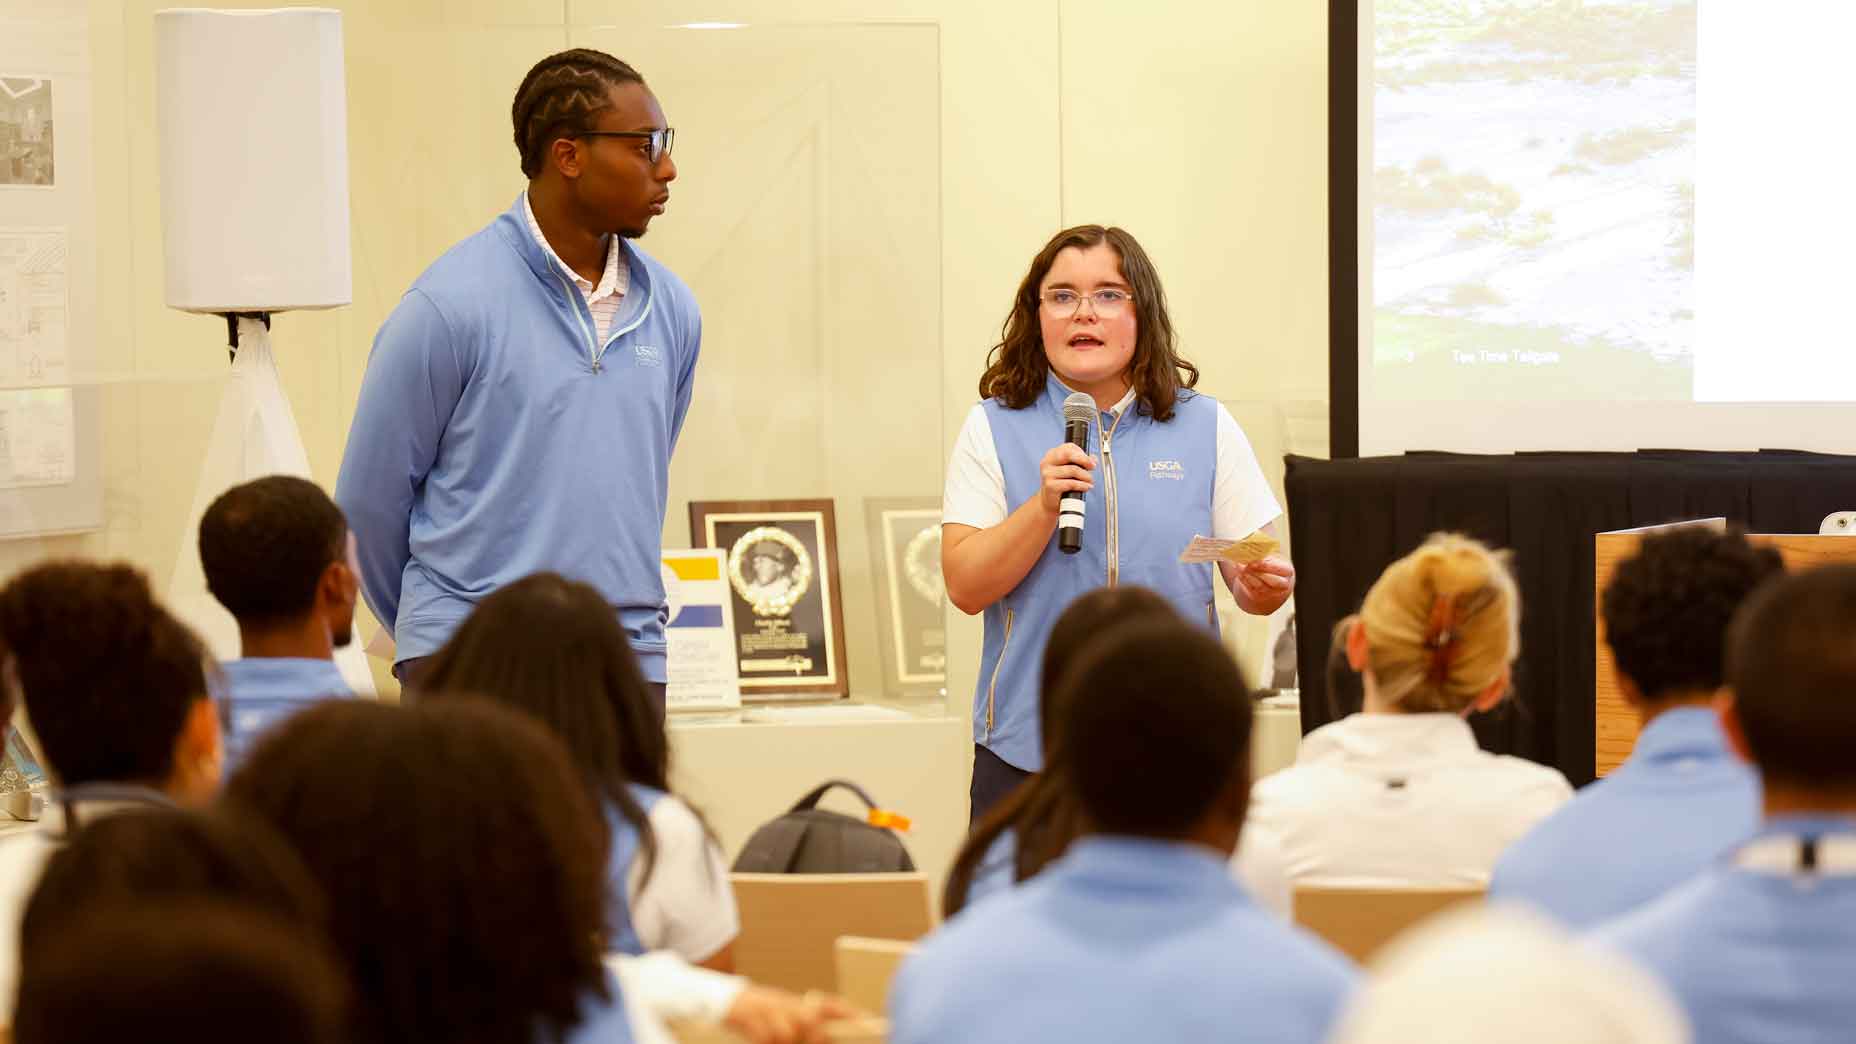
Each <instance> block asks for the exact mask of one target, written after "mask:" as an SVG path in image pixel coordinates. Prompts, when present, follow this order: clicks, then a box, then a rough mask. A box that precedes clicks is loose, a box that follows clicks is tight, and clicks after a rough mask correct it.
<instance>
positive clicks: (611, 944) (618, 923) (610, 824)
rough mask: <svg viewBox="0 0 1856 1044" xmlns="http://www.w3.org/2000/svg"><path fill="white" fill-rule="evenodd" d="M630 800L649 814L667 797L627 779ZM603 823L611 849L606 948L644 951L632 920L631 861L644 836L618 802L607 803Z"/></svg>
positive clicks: (607, 888)
mask: <svg viewBox="0 0 1856 1044" xmlns="http://www.w3.org/2000/svg"><path fill="white" fill-rule="evenodd" d="M626 788H627V789H628V790H630V791H631V792H632V800H633V801H636V802H638V807H639V808H641V809H644V814H645V815H646V816H647V817H648V816H650V814H651V810H652V809H654V808H656V807H657V803H658V802H660V801H662V800H664V799H665V798H666V797H668V796H669V795H668V794H665V793H664V792H663V791H661V790H658V789H657V788H655V787H647V786H643V785H641V784H638V783H630V784H627V785H626ZM606 826H607V828H608V829H609V830H610V831H611V833H612V849H611V851H610V853H609V854H608V855H607V856H606V949H607V950H608V951H609V952H612V953H629V954H632V955H633V956H637V955H640V954H643V953H644V952H645V945H644V942H643V941H642V940H640V939H639V938H638V927H637V925H635V924H633V923H632V896H631V877H632V864H633V863H635V862H637V860H638V851H639V849H640V848H642V847H643V844H642V841H643V839H642V838H640V837H639V836H638V828H637V827H635V826H633V825H631V824H630V823H628V822H626V820H625V817H624V816H622V815H620V814H619V809H618V806H617V805H614V804H612V803H611V802H607V803H606Z"/></svg>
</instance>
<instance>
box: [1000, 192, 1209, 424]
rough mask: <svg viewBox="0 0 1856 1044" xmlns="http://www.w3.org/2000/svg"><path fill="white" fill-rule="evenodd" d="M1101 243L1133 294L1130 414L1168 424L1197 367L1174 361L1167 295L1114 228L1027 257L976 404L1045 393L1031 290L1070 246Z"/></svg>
mask: <svg viewBox="0 0 1856 1044" xmlns="http://www.w3.org/2000/svg"><path fill="white" fill-rule="evenodd" d="M1103 243H1107V244H1108V245H1109V246H1110V247H1111V248H1112V249H1113V250H1114V251H1115V253H1116V254H1117V255H1119V256H1120V257H1121V277H1122V278H1123V279H1124V280H1126V281H1127V283H1128V287H1129V288H1130V289H1131V290H1133V292H1134V318H1135V324H1136V328H1137V333H1136V335H1135V341H1134V358H1133V359H1132V360H1130V361H1129V363H1128V382H1129V384H1131V385H1132V386H1133V388H1134V397H1135V403H1136V408H1137V409H1140V410H1142V411H1143V412H1145V413H1147V414H1148V415H1149V416H1151V417H1153V418H1154V419H1155V420H1161V421H1165V420H1171V419H1172V418H1173V404H1174V403H1175V402H1177V401H1178V400H1179V393H1180V390H1181V389H1182V388H1191V387H1193V386H1194V385H1196V384H1198V383H1199V368H1198V367H1197V366H1194V365H1192V364H1191V363H1190V362H1188V361H1186V360H1185V359H1182V358H1180V355H1179V347H1178V344H1177V337H1176V336H1175V334H1174V332H1173V320H1172V318H1171V317H1169V316H1168V315H1167V312H1166V291H1165V290H1163V289H1161V287H1160V274H1159V273H1158V272H1156V271H1154V264H1153V262H1152V261H1149V260H1148V259H1147V251H1145V250H1142V249H1141V244H1140V243H1138V242H1136V241H1135V239H1134V237H1133V236H1131V235H1129V234H1128V233H1127V232H1125V231H1123V230H1122V229H1119V228H1112V227H1110V228H1104V227H1103V226H1101V225H1078V226H1076V227H1075V228H1066V229H1064V230H1063V231H1062V232H1059V233H1057V234H1056V235H1055V236H1053V237H1051V241H1050V242H1048V243H1046V244H1044V249H1042V250H1040V251H1038V256H1036V257H1034V258H1032V259H1031V270H1030V271H1028V272H1026V273H1025V279H1024V282H1022V283H1019V284H1018V294H1017V295H1016V296H1015V297H1013V299H1012V312H1011V314H1010V315H1008V316H1006V319H1005V326H1004V327H1003V328H1002V329H1001V330H1000V333H999V343H998V344H995V345H993V346H992V350H991V351H990V352H988V353H987V354H986V372H985V373H984V374H981V375H980V398H982V399H992V398H996V399H998V400H999V401H1000V402H1002V403H1004V404H1005V405H1007V406H1009V407H1011V408H1012V409H1014V410H1022V409H1024V408H1025V407H1027V406H1029V405H1031V404H1032V403H1034V402H1036V401H1037V398H1038V396H1040V395H1042V394H1044V387H1045V377H1046V375H1047V374H1049V373H1050V362H1049V360H1047V359H1046V358H1045V356H1044V335H1043V332H1042V330H1041V329H1040V328H1039V326H1038V308H1039V307H1040V306H1041V305H1042V303H1043V302H1042V301H1041V300H1040V298H1039V296H1038V289H1039V287H1040V286H1041V285H1042V284H1043V282H1044V277H1045V276H1047V275H1049V274H1050V266H1051V265H1052V264H1053V263H1055V261H1056V260H1057V255H1058V254H1060V253H1062V252H1063V251H1065V250H1067V249H1069V248H1070V247H1076V248H1078V249H1081V250H1087V249H1089V248H1090V247H1093V246H1100V245H1101V244H1103Z"/></svg>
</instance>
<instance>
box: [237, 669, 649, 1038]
mask: <svg viewBox="0 0 1856 1044" xmlns="http://www.w3.org/2000/svg"><path fill="white" fill-rule="evenodd" d="M226 799H227V800H228V801H229V802H233V803H235V804H236V805H238V806H239V807H240V808H242V809H244V810H246V811H248V812H249V813H251V814H254V815H256V816H257V817H258V818H260V819H262V820H264V821H265V822H267V823H268V824H270V826H271V827H272V828H273V829H275V830H276V831H277V832H278V833H279V834H281V835H282V836H283V837H284V839H285V840H286V841H288V842H289V843H291V844H292V845H294V846H295V848H296V851H297V854H298V855H299V856H300V857H301V858H302V860H303V863H304V865H305V866H306V867H308V869H309V873H310V876H311V877H312V878H314V879H315V881H316V882H317V884H319V885H320V886H321V887H322V890H323V892H324V894H325V895H326V896H327V898H328V902H329V912H330V925H331V927H330V937H331V939H332V940H333V942H334V945H335V949H336V952H337V954H338V956H340V957H341V958H342V960H343V961H344V963H345V964H346V965H347V967H348V970H349V974H350V975H351V976H352V977H353V979H354V985H355V996H356V1004H355V1013H356V1018H355V1026H354V1028H353V1033H352V1038H353V1039H355V1040H358V1041H364V1042H389V1041H405V1042H413V1041H417V1042H419V1044H464V1042H467V1041H468V1042H476V1041H487V1040H498V1041H521V1040H533V1041H536V1042H538V1044H539V1042H541V1041H555V1040H562V1041H567V1042H570V1044H591V1042H602V1044H603V1042H607V1041H631V1040H633V1039H642V1037H643V1034H638V1035H637V1036H636V1037H635V1035H634V1034H635V1028H634V1026H633V1024H632V1023H631V1021H630V1018H631V1017H646V1018H648V1015H646V1014H645V1013H642V1012H640V1011H639V1010H638V1009H636V1008H635V1007H633V1006H628V1005H626V1004H625V1003H624V1001H623V998H622V997H621V995H620V990H619V987H618V984H617V982H616V981H615V979H614V977H613V974H612V973H611V972H610V971H608V970H607V968H606V966H605V964H604V962H603V961H602V960H601V956H602V954H601V948H600V945H599V934H600V924H601V920H602V918H603V913H604V911H603V908H602V907H603V903H602V882H603V880H604V873H603V869H604V865H605V841H606V837H605V830H604V827H603V824H602V823H601V821H600V818H599V813H598V811H597V809H596V808H595V807H594V805H593V803H592V801H591V799H590V798H589V797H588V795H587V792H586V787H585V786H584V784H583V783H582V781H581V780H580V778H579V775H578V774H577V773H576V772H575V771H574V770H573V768H572V764H571V762H570V761H569V758H568V754H567V752H566V751H565V750H564V749H562V747H561V745H560V743H559V742H558V741H556V740H555V739H554V737H553V736H551V735H549V734H548V733H547V731H546V730H545V729H543V728H542V727H541V726H539V725H537V724H535V723H534V722H533V721H531V720H530V719H529V718H527V717H526V716H524V715H521V714H517V713H515V712H514V711H510V710H506V709H504V708H501V707H496V706H492V705H489V704H484V703H474V702H466V701H454V702H450V703H447V704H445V705H442V706H418V707H411V708H404V707H393V706H386V705H381V704H375V703H367V702H362V701H358V700H337V701H328V702H324V703H320V704H317V705H316V706H313V707H310V708H307V709H305V710H303V711H299V712H298V713H297V714H295V715H294V716H292V717H290V718H289V719H287V720H285V721H284V722H282V723H280V724H279V725H278V726H277V727H276V728H274V729H271V730H270V731H269V732H268V733H266V735H265V736H264V737H263V738H261V739H260V740H259V741H258V744H257V746H255V747H254V748H253V749H252V750H251V752H250V754H249V756H248V757H247V759H246V761H245V763H244V765H242V766H241V767H240V768H239V770H238V771H237V772H234V773H233V774H232V776H231V778H230V779H229V780H228V781H227V784H226Z"/></svg>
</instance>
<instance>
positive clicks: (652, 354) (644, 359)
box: [632, 344, 664, 366]
mask: <svg viewBox="0 0 1856 1044" xmlns="http://www.w3.org/2000/svg"><path fill="white" fill-rule="evenodd" d="M632 354H633V355H634V356H636V357H637V359H638V365H640V366H662V365H663V364H664V353H663V352H661V351H659V350H657V349H656V348H653V347H651V346H650V345H648V344H640V345H635V346H634V347H633V348H632Z"/></svg>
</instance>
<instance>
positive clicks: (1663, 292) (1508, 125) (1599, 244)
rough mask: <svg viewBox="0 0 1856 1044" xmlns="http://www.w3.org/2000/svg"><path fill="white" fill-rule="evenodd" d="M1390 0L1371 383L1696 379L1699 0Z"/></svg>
mask: <svg viewBox="0 0 1856 1044" xmlns="http://www.w3.org/2000/svg"><path fill="white" fill-rule="evenodd" d="M1372 10H1373V26H1372V33H1373V46H1374V54H1375V59H1374V68H1373V84H1372V96H1371V105H1372V112H1373V116H1372V125H1371V132H1372V145H1371V153H1372V171H1371V184H1370V187H1368V186H1362V187H1363V188H1365V189H1366V190H1367V191H1368V192H1369V193H1370V198H1371V222H1372V224H1371V228H1372V231H1371V235H1372V254H1371V256H1372V262H1371V265H1372V270H1371V286H1372V304H1373V309H1372V316H1371V324H1372V325H1371V333H1370V337H1371V349H1370V351H1371V358H1372V365H1371V366H1370V368H1369V372H1368V377H1369V380H1370V381H1371V384H1372V394H1373V395H1375V396H1376V397H1379V398H1389V399H1427V400H1448V399H1457V398H1462V397H1468V396H1473V397H1475V398H1479V399H1491V398H1493V399H1507V400H1542V399H1585V400H1592V399H1605V400H1617V399H1635V400H1657V399H1663V400H1687V399H1690V398H1691V397H1692V395H1693V390H1694V352H1693V341H1694V329H1695V290H1694V287H1695V280H1694V273H1695V140H1696V116H1695V113H1696V107H1695V93H1696V50H1697V48H1696V25H1697V23H1696V9H1695V3H1694V0H1613V2H1600V0H1587V2H1585V3H1582V4H1581V3H1564V2H1555V0H1508V2H1502V0H1378V2H1377V3H1375V4H1374V5H1373V8H1372Z"/></svg>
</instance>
